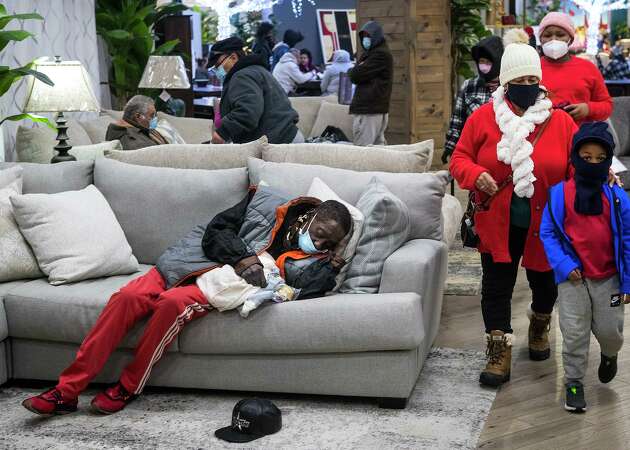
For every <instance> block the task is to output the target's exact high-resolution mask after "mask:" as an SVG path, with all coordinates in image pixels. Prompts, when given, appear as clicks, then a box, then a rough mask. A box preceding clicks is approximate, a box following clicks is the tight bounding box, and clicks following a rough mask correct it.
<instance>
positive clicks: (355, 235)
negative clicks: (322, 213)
mask: <svg viewBox="0 0 630 450" xmlns="http://www.w3.org/2000/svg"><path fill="white" fill-rule="evenodd" d="M306 196H307V197H315V198H317V199H319V200H321V201H323V202H325V201H326V200H337V201H338V202H340V203H342V204H343V205H344V206H345V207H346V208H348V211H350V215H351V216H352V231H351V232H350V235H349V236H347V237H346V238H345V239H347V244H346V248H345V249H344V250H343V252H342V253H341V255H340V256H341V257H342V258H343V259H344V260H345V261H346V265H345V266H344V267H343V268H342V269H341V271H340V272H339V275H337V278H336V285H335V288H334V289H333V291H337V290H339V288H340V287H341V284H342V283H343V281H344V280H345V279H346V273H347V272H348V269H349V268H350V263H351V262H352V258H354V253H355V252H356V250H357V245H358V243H359V238H360V237H361V232H362V231H363V220H364V217H363V213H362V212H361V211H359V210H358V209H357V208H355V207H354V206H352V205H351V204H350V203H348V202H346V201H344V200H342V199H341V197H339V196H338V195H337V194H336V193H335V191H333V190H332V189H331V188H330V187H328V185H327V184H326V183H324V182H323V181H322V180H321V179H319V178H317V177H315V178H313V183H311V187H310V188H309V189H308V193H307V194H306ZM345 239H344V240H345Z"/></svg>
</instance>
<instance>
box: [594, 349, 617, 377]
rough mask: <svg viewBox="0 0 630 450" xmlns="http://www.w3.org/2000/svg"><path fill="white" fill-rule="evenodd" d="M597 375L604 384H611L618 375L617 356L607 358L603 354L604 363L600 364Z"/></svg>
mask: <svg viewBox="0 0 630 450" xmlns="http://www.w3.org/2000/svg"><path fill="white" fill-rule="evenodd" d="M597 375H599V381H601V382H602V383H610V382H611V381H612V380H613V378H615V375H617V355H615V356H606V355H604V354H603V353H602V362H600V363H599V370H598V371H597Z"/></svg>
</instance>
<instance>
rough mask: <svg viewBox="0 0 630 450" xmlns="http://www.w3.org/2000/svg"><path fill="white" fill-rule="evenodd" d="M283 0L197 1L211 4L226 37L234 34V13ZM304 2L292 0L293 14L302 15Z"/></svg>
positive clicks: (259, 7)
mask: <svg viewBox="0 0 630 450" xmlns="http://www.w3.org/2000/svg"><path fill="white" fill-rule="evenodd" d="M282 1H283V0H197V1H196V2H195V3H197V4H200V3H201V4H203V5H205V6H209V7H210V8H211V9H213V10H214V11H215V12H216V13H217V15H218V16H219V24H218V34H219V39H225V38H227V37H229V36H230V35H231V34H232V24H231V23H230V17H232V16H233V15H234V14H238V13H243V12H249V11H262V10H263V9H270V8H272V7H273V6H274V5H277V4H278V3H281V2H282ZM306 1H308V2H309V3H310V4H311V5H312V6H315V0H306ZM303 2H304V0H291V9H292V10H293V15H294V16H295V17H299V16H301V15H302V12H303ZM184 3H186V2H184Z"/></svg>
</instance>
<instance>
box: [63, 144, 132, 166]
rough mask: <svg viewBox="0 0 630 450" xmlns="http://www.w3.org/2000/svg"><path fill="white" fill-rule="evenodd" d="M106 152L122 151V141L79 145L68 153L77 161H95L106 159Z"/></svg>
mask: <svg viewBox="0 0 630 450" xmlns="http://www.w3.org/2000/svg"><path fill="white" fill-rule="evenodd" d="M106 150H122V145H121V144H120V141H105V142H101V143H98V144H92V145H77V146H76V147H72V149H71V150H70V151H69V152H68V153H70V154H71V155H73V156H74V157H75V158H76V159H77V161H93V160H95V159H96V158H104V157H105V151H106Z"/></svg>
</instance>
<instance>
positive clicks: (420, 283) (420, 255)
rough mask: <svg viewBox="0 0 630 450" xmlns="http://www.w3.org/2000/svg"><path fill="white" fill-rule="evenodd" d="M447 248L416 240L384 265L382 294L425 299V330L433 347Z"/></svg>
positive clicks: (402, 248)
mask: <svg viewBox="0 0 630 450" xmlns="http://www.w3.org/2000/svg"><path fill="white" fill-rule="evenodd" d="M447 265H448V247H447V246H446V244H445V243H444V242H442V241H435V240H431V239H414V240H411V241H409V242H407V243H406V244H405V245H403V246H402V247H401V248H399V249H398V250H397V251H395V252H394V253H393V254H392V255H391V256H390V257H389V258H387V260H386V261H385V266H384V267H383V275H382V277H381V286H380V289H379V293H389V292H415V293H417V294H420V297H421V298H422V315H423V320H424V329H425V333H426V336H427V337H428V339H427V340H426V345H427V346H431V345H432V344H433V341H434V340H435V337H436V336H437V332H438V328H439V326H440V318H441V315H442V297H443V294H444V283H445V282H446V274H447Z"/></svg>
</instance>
